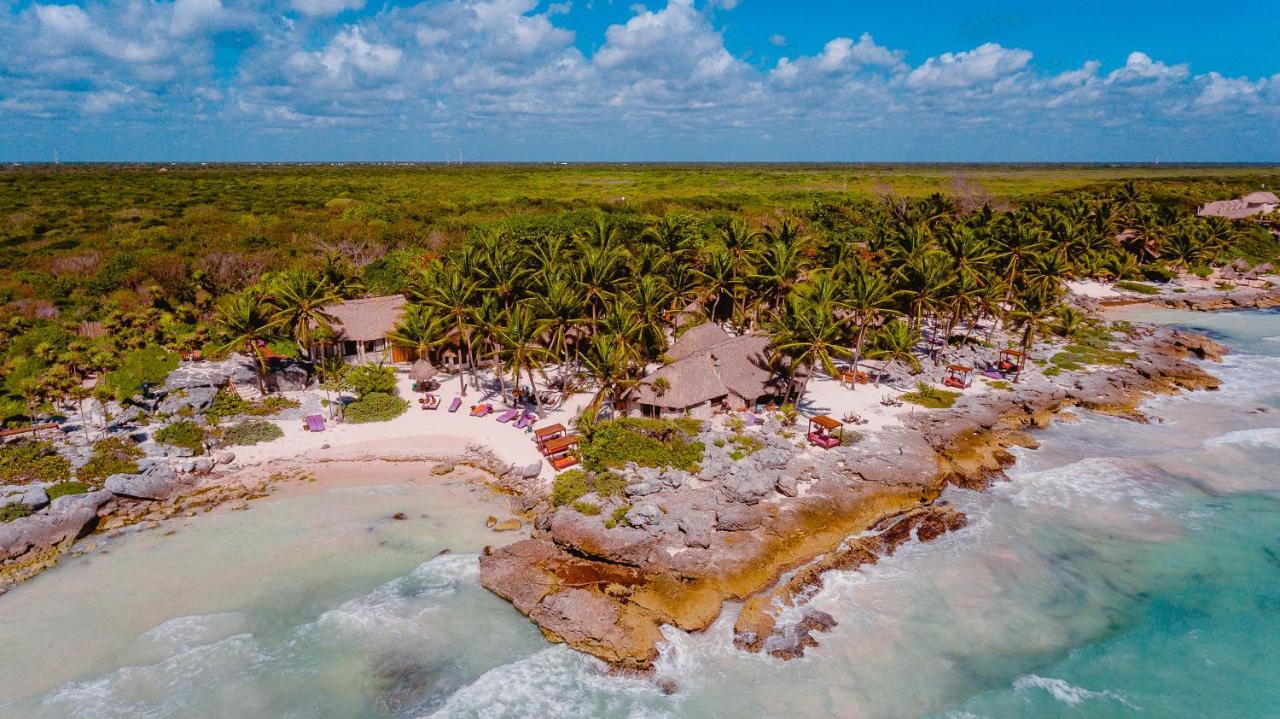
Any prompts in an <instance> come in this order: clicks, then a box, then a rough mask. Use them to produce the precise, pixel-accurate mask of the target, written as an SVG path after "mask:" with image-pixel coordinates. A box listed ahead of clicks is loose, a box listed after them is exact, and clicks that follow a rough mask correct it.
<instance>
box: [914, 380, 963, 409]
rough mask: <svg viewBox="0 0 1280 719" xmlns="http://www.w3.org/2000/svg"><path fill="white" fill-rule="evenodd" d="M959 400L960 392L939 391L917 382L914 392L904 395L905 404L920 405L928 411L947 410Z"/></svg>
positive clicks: (929, 385)
mask: <svg viewBox="0 0 1280 719" xmlns="http://www.w3.org/2000/svg"><path fill="white" fill-rule="evenodd" d="M959 398H960V393H959V392H952V391H950V390H945V389H938V388H937V387H934V386H933V385H931V384H929V383H927V382H917V383H916V388H915V390H914V391H912V392H908V393H906V394H904V395H902V401H903V402H910V403H912V404H918V405H920V406H921V407H924V408H926V409H946V408H948V407H950V406H951V405H953V404H955V403H956V400H957V399H959Z"/></svg>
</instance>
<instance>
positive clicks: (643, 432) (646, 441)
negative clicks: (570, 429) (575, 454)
mask: <svg viewBox="0 0 1280 719" xmlns="http://www.w3.org/2000/svg"><path fill="white" fill-rule="evenodd" d="M701 427H702V423H701V422H700V421H699V420H690V419H681V420H666V419H639V418H634V417H625V418H622V419H615V420H612V421H609V422H602V423H601V424H600V425H598V426H597V427H596V428H595V431H594V432H592V434H591V437H590V438H589V439H588V440H587V441H586V442H584V443H583V445H582V464H583V466H584V467H586V468H587V469H589V470H592V471H595V472H601V471H604V470H606V469H610V468H616V467H622V466H623V465H625V464H626V463H627V462H635V463H636V464H638V465H640V466H641V467H675V468H677V469H683V470H685V471H689V472H693V471H696V470H697V467H698V463H699V462H701V461H702V451H703V449H704V447H703V444H702V442H698V441H695V440H692V439H691V438H690V434H692V432H691V431H690V430H693V432H696V431H698V430H699V429H701Z"/></svg>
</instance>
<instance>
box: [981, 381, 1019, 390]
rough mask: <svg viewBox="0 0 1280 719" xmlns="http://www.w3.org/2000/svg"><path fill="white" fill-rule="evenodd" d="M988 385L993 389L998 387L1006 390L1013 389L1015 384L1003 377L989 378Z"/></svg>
mask: <svg viewBox="0 0 1280 719" xmlns="http://www.w3.org/2000/svg"><path fill="white" fill-rule="evenodd" d="M987 386H988V387H990V388H992V389H998V390H1002V391H1005V392H1009V391H1011V390H1013V385H1011V384H1009V383H1008V382H1007V381H1005V380H1002V379H995V380H988V381H987Z"/></svg>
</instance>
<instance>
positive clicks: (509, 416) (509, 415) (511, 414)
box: [498, 409, 520, 424]
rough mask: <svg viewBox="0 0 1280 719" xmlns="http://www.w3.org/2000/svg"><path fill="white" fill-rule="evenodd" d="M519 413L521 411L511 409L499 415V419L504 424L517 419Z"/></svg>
mask: <svg viewBox="0 0 1280 719" xmlns="http://www.w3.org/2000/svg"><path fill="white" fill-rule="evenodd" d="M518 414H520V413H519V412H517V411H515V410H514V409H509V410H507V411H506V412H503V413H502V414H500V415H498V421H499V422H501V423H503V424H506V423H507V422H510V421H511V420H513V419H515V418H516V415H518Z"/></svg>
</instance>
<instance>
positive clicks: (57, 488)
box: [44, 482, 90, 502]
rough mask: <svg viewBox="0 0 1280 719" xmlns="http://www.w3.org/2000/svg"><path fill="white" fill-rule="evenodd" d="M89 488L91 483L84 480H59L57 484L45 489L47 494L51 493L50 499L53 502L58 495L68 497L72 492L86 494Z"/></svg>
mask: <svg viewBox="0 0 1280 719" xmlns="http://www.w3.org/2000/svg"><path fill="white" fill-rule="evenodd" d="M89 489H90V487H89V485H87V484H85V483H84V482H58V483H57V484H55V485H52V486H50V487H48V488H46V489H45V490H44V491H45V494H48V495H49V501H50V502H52V501H53V500H55V499H57V498H58V497H66V496H67V495H71V494H84V493H85V492H88V491H89Z"/></svg>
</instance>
